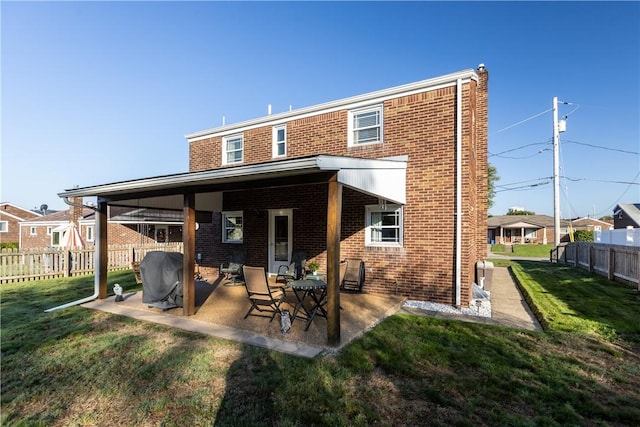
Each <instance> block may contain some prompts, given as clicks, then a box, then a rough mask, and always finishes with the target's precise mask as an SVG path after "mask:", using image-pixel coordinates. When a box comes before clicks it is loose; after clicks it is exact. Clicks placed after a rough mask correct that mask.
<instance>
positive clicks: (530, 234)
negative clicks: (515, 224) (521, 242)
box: [524, 228, 538, 239]
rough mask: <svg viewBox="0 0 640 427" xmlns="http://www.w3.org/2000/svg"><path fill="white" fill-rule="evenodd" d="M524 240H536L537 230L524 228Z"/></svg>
mask: <svg viewBox="0 0 640 427" xmlns="http://www.w3.org/2000/svg"><path fill="white" fill-rule="evenodd" d="M524 238H525V239H537V238H538V229H537V228H525V229H524Z"/></svg>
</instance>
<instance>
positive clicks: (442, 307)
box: [404, 298, 491, 317]
mask: <svg viewBox="0 0 640 427" xmlns="http://www.w3.org/2000/svg"><path fill="white" fill-rule="evenodd" d="M404 306H405V307H407V308H417V309H420V310H426V311H439V312H443V313H452V314H465V315H468V316H479V317H491V300H490V299H489V298H482V299H474V300H471V304H469V308H461V309H458V308H455V307H453V306H451V305H447V304H439V303H435V302H429V301H415V300H407V301H406V302H405V303H404Z"/></svg>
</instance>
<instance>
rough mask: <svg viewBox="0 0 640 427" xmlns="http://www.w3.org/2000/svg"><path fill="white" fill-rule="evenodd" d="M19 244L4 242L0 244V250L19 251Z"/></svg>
mask: <svg viewBox="0 0 640 427" xmlns="http://www.w3.org/2000/svg"><path fill="white" fill-rule="evenodd" d="M18 247H19V245H18V242H2V243H0V249H18Z"/></svg>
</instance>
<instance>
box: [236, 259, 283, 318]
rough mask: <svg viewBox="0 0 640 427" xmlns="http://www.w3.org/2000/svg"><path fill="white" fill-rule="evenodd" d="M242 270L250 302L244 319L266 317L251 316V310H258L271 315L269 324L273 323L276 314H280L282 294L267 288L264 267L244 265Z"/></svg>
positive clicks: (279, 291)
mask: <svg viewBox="0 0 640 427" xmlns="http://www.w3.org/2000/svg"><path fill="white" fill-rule="evenodd" d="M242 270H243V274H244V283H245V285H246V288H247V295H248V296H249V301H250V302H251V307H249V311H247V314H245V315H244V318H245V319H246V318H247V317H248V316H249V315H252V316H258V317H267V316H264V315H261V314H252V312H253V310H258V311H259V312H267V313H272V314H271V320H269V322H271V321H273V318H274V317H276V314H278V313H280V304H281V303H282V299H283V298H284V292H282V291H281V290H275V289H273V290H272V289H271V288H270V287H269V282H268V281H267V273H266V271H265V269H264V267H249V266H247V265H245V266H243V267H242Z"/></svg>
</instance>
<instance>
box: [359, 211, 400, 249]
mask: <svg viewBox="0 0 640 427" xmlns="http://www.w3.org/2000/svg"><path fill="white" fill-rule="evenodd" d="M402 212H403V210H402V205H386V206H380V205H369V206H367V207H366V215H367V217H366V221H367V224H366V225H367V228H366V238H365V244H366V245H367V246H395V247H401V246H402V234H403V233H402V229H403V224H402V217H403V215H402Z"/></svg>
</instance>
